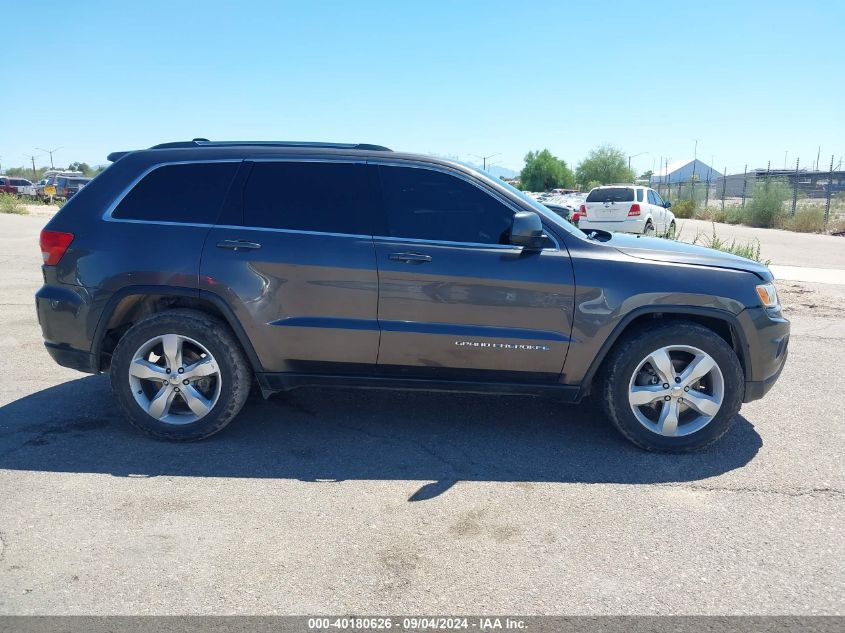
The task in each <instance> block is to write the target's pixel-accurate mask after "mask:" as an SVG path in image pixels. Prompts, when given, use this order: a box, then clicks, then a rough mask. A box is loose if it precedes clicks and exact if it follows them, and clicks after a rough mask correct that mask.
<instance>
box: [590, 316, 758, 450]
mask: <svg viewBox="0 0 845 633" xmlns="http://www.w3.org/2000/svg"><path fill="white" fill-rule="evenodd" d="M601 380H602V385H601V394H602V404H603V406H604V409H605V412H606V413H607V416H608V417H609V418H610V420H611V421H612V422H613V424H614V425H615V426H616V427H617V428H618V429H619V431H620V432H621V433H622V434H623V435H624V436H625V437H626V438H628V439H629V440H630V441H631V442H633V443H634V444H636V445H637V446H640V447H641V448H644V449H647V450H656V451H667V452H688V451H693V450H697V449H701V448H704V447H705V446H708V445H709V444H712V443H713V442H715V441H716V440H718V439H719V438H720V437H722V435H724V434H725V433H726V432H727V431H728V429H729V428H730V426H731V424H732V423H733V420H734V417H735V416H736V414H737V413H738V412H739V408H740V406H741V404H742V394H743V389H744V386H745V384H744V374H743V371H742V366H741V365H740V363H739V359H738V358H737V356H736V353H735V352H734V350H733V349H732V348H731V346H730V345H728V344H727V343H726V342H725V340H724V339H723V338H722V337H721V336H719V335H718V334H716V333H715V332H713V331H712V330H709V329H707V328H706V327H704V326H702V325H699V324H697V323H691V322H675V323H668V324H664V325H657V326H655V327H653V328H648V329H643V330H640V331H639V332H638V333H636V334H634V335H632V336H629V337H628V338H626V339H623V340H622V341H621V342H620V343H619V344H617V345H616V346H615V347H614V349H613V350H612V351H611V353H610V355H609V356H608V358H607V360H606V364H605V366H604V372H603V375H602V377H601Z"/></svg>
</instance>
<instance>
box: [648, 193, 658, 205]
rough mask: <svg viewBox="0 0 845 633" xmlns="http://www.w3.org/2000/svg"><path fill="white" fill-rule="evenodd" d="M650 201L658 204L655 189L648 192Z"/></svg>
mask: <svg viewBox="0 0 845 633" xmlns="http://www.w3.org/2000/svg"><path fill="white" fill-rule="evenodd" d="M648 202H649V204H657V198H655V196H654V192H653V191H649V192H648Z"/></svg>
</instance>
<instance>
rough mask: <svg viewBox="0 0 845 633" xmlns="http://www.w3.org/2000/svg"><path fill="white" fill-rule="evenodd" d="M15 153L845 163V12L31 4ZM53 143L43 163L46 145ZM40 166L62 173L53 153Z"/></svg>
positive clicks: (7, 61)
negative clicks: (197, 151)
mask: <svg viewBox="0 0 845 633" xmlns="http://www.w3.org/2000/svg"><path fill="white" fill-rule="evenodd" d="M2 13H3V24H4V28H3V35H2V38H0V55H2V60H3V61H2V65H3V67H4V68H5V70H6V72H5V73H4V78H3V80H2V82H0V157H2V158H0V162H1V163H2V165H3V167H4V168H5V167H10V166H13V165H21V164H24V163H25V162H28V160H27V159H26V158H25V155H28V154H30V153H32V152H34V151H35V150H34V148H36V147H42V148H48V149H52V148H54V147H58V146H61V147H63V149H61V150H59V152H58V153H57V154H56V156H55V158H56V162H57V163H67V162H69V161H72V160H81V161H85V162H89V163H92V164H98V163H104V162H105V156H106V154H107V153H108V152H110V151H112V150H122V149H131V148H139V147H147V146H149V145H152V144H155V143H158V142H163V141H172V140H181V139H190V138H192V137H195V136H205V137H208V138H211V139H290V140H333V141H356V142H371V143H380V144H384V145H387V146H389V147H392V148H394V149H401V150H409V151H416V152H425V153H436V154H440V155H448V156H457V157H459V158H461V159H463V160H474V159H473V157H472V154H495V153H501V156H498V157H496V158H495V159H494V161H495V162H497V163H499V164H501V165H502V166H505V167H510V168H513V169H517V170H518V169H520V168H521V166H522V164H523V160H522V159H523V156H524V155H525V153H526V152H527V151H528V150H531V149H540V148H544V147H547V148H549V149H550V150H551V151H552V152H553V153H555V154H556V155H558V156H559V157H561V158H563V159H565V160H566V161H567V162H569V163H571V164H574V163H577V161H578V160H580V159H581V158H583V157H584V155H585V154H586V153H587V152H588V151H589V150H590V149H591V148H592V147H594V146H596V145H599V144H601V143H612V144H614V145H616V146H618V147H620V148H621V149H623V150H624V151H625V152H626V153H627V154H639V153H640V152H648V154H647V155H643V156H639V157H637V158H635V159H633V164H634V166H635V167H636V168H637V169H638V170H645V169H650V168H651V167H652V165H653V164H655V163H657V162H659V160H660V157H661V156H664V157H665V156H668V157H670V158H671V159H680V158H686V157H692V153H693V146H694V143H695V139H698V157H699V158H701V159H702V160H704V161H705V162H708V163H709V162H710V158H711V156H714V157H715V165H714V166H715V167H717V168H722V167H723V166H725V165H728V167H729V169H730V170H731V171H733V170H736V169H739V170H741V169H742V166H743V164H744V163H746V162H748V163H749V165H750V166H757V165H765V162H766V161H767V160H769V159H770V160H772V161H773V163H774V164H776V165H777V164H780V165H782V164H783V160H784V152H785V151H788V152H789V156H788V159H787V160H788V162H789V164H791V165H793V166H794V160H795V157H796V156H800V157H801V159H802V162H810V161H812V160H815V157H816V152H817V149H818V146H819V145H821V147H822V163H823V164H824V165H827V164H828V162H829V160H830V155H831V154H836V160H837V161H838V160H839V156H840V154H845V120H844V118H843V105H845V98H844V97H845V88H843V86H845V75H843V71H845V65H843V64H845V48H843V45H842V36H843V32H845V3H842V2H835V1H829V2H813V1H812V0H810V1H804V2H800V3H795V2H794V1H791V2H780V1H776V0H775V1H766V2H753V1H751V2H721V1H718V2H714V1H706V2H695V3H688V2H683V1H678V0H676V1H672V2H662V1H658V2H636V3H623V2H607V3H602V2H565V1H563V0H559V1H549V2H532V1H531V0H523V1H520V2H517V1H514V0H511V1H508V2H493V1H488V2H446V1H435V0H427V1H419V2H413V1H411V0H401V1H400V0H394V1H389V2H388V1H385V2H367V1H364V0H350V1H348V2H318V1H313V2H310V1H303V0H299V1H295V2H281V1H279V2H270V1H264V0H249V1H246V2H221V1H216V0H206V1H204V2H183V1H180V0H167V1H157V0H156V1H149V2H144V1H142V0H138V1H137V2H135V1H133V2H105V1H104V2H87V1H84V0H73V1H72V2H67V0H62V1H61V2H53V1H41V2H37V3H35V4H31V3H21V2H15V3H13V4H12V5H11V6H6V7H5V9H4V10H3V12H2ZM36 153H38V152H36ZM37 162H38V163H39V164H45V163H47V162H49V161H48V160H47V157H46V156H43V155H42V156H40V157H38V159H37Z"/></svg>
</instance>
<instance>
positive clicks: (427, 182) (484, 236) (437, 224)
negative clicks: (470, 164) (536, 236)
mask: <svg viewBox="0 0 845 633" xmlns="http://www.w3.org/2000/svg"><path fill="white" fill-rule="evenodd" d="M379 172H380V175H381V186H382V195H383V198H384V210H385V213H386V215H387V224H388V229H389V231H390V235H391V236H392V237H408V238H414V239H421V240H438V241H445V242H471V243H476V244H507V243H508V234H509V233H510V229H511V225H512V223H513V213H514V212H513V211H512V210H511V209H510V208H508V207H507V206H505V205H504V204H502V203H501V202H499V201H498V200H496V198H494V197H493V196H491V195H490V194H488V193H486V192H485V191H483V190H482V189H479V188H478V187H476V186H475V185H472V184H471V183H469V182H466V181H464V180H461V179H460V178H457V177H455V176H451V175H449V174H444V173H442V172H438V171H432V170H430V169H418V168H411V167H380V168H379Z"/></svg>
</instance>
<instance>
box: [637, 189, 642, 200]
mask: <svg viewBox="0 0 845 633" xmlns="http://www.w3.org/2000/svg"><path fill="white" fill-rule="evenodd" d="M642 201H643V190H642V189H637V202H642Z"/></svg>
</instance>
